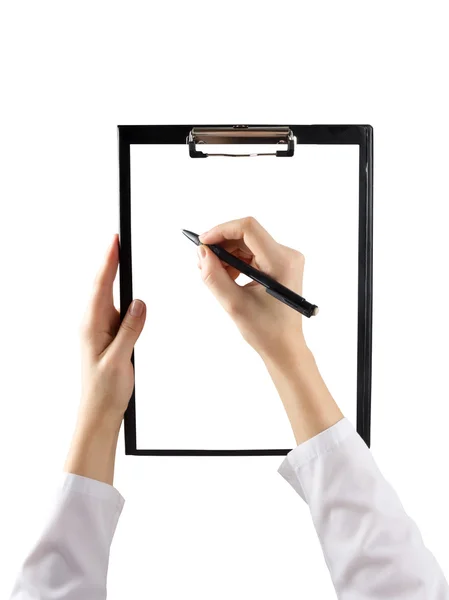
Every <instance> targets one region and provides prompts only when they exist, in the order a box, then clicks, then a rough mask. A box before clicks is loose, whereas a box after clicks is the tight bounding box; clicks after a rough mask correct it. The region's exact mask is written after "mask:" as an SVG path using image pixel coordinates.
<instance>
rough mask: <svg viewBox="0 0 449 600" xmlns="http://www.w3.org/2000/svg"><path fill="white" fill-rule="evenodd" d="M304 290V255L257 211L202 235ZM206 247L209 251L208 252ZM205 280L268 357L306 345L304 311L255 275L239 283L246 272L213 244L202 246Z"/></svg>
mask: <svg viewBox="0 0 449 600" xmlns="http://www.w3.org/2000/svg"><path fill="white" fill-rule="evenodd" d="M200 241H201V242H203V243H204V244H219V245H220V246H222V247H223V248H225V249H226V250H227V251H228V252H230V253H231V254H233V255H234V256H236V257H238V258H240V259H241V260H243V261H244V262H246V263H248V264H250V265H251V266H253V267H255V268H256V269H259V270H261V271H263V272H264V273H266V274H267V275H270V276H271V277H273V279H276V281H278V282H279V283H281V284H283V285H285V286H286V287H288V288H290V289H291V290H293V291H295V292H297V293H298V294H300V295H302V281H303V273H304V256H303V255H302V254H301V252H298V251H297V250H293V249H292V248H288V247H287V246H283V245H282V244H279V243H277V242H276V241H275V240H274V239H273V238H272V237H271V235H270V234H269V233H268V232H267V231H266V230H265V229H264V228H263V227H262V226H261V225H260V224H259V223H258V222H257V221H256V220H255V219H254V218H252V217H247V218H246V219H238V220H236V221H229V222H228V223H223V224H221V225H217V226H216V227H213V228H212V229H210V230H209V231H208V232H206V233H204V234H202V235H201V236H200ZM202 253H204V256H202ZM198 254H199V264H198V266H199V267H200V268H201V275H202V279H203V281H204V282H205V283H206V285H207V286H208V287H209V289H210V290H211V292H212V293H213V294H214V295H215V296H216V297H217V299H218V300H219V302H220V303H221V304H222V306H223V308H224V309H225V310H226V311H227V312H228V313H229V315H230V316H231V317H232V319H233V320H234V322H235V323H236V325H237V327H238V328H239V330H240V332H241V334H242V336H243V338H244V339H245V340H246V341H247V342H248V343H249V344H250V345H251V346H252V347H253V348H254V349H255V350H256V351H257V352H258V353H259V354H260V355H261V356H262V357H263V358H270V359H274V358H276V359H277V360H284V361H285V360H286V359H287V357H288V356H290V355H296V354H297V352H298V350H299V349H302V348H304V347H305V345H306V344H305V340H304V335H303V330H302V316H301V314H300V313H299V312H297V311H295V310H293V309H292V308H290V307H289V306H286V305H285V304H283V303H282V302H280V301H279V300H277V299H275V298H273V297H272V296H270V295H269V294H267V293H266V291H265V288H264V287H263V286H262V285H260V284H259V283H257V282H255V281H252V282H251V283H248V284H246V285H244V286H239V285H238V284H237V283H235V279H236V278H237V277H238V275H239V274H240V272H239V271H238V270H237V269H235V268H233V267H230V266H229V265H227V264H226V263H224V262H222V261H221V260H220V259H219V258H218V257H217V256H216V255H215V254H214V253H213V252H212V251H211V250H210V248H207V246H199V247H198Z"/></svg>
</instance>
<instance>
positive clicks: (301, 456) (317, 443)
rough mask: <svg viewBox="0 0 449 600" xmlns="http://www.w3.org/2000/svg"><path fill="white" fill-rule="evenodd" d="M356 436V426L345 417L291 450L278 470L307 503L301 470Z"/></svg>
mask: <svg viewBox="0 0 449 600" xmlns="http://www.w3.org/2000/svg"><path fill="white" fill-rule="evenodd" d="M354 434H356V431H355V429H354V426H353V425H352V423H351V422H350V421H349V420H348V419H347V418H346V417H343V418H342V419H340V421H338V422H337V423H335V425H332V427H329V428H328V429H325V430H324V431H322V432H321V433H319V434H318V435H316V436H315V437H313V438H310V440H307V441H305V442H303V443H302V444H299V445H298V446H296V448H293V450H290V452H289V453H288V454H287V456H286V457H285V458H284V460H283V461H282V463H281V465H280V467H279V468H278V473H279V474H280V475H282V477H283V478H284V479H285V480H286V481H288V483H289V484H290V485H291V486H292V487H293V488H294V489H295V490H296V492H297V493H298V494H299V495H300V496H301V498H302V499H303V500H304V501H306V498H305V494H304V490H303V488H302V485H301V481H300V478H299V477H298V471H299V469H301V467H303V466H304V465H306V464H308V463H310V462H311V461H312V460H315V459H316V458H318V457H320V456H322V455H323V454H326V453H327V452H330V451H332V450H333V449H334V448H335V447H336V446H338V445H339V444H340V443H341V442H343V440H345V439H346V438H347V437H348V436H350V435H354Z"/></svg>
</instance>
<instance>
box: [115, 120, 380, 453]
mask: <svg viewBox="0 0 449 600" xmlns="http://www.w3.org/2000/svg"><path fill="white" fill-rule="evenodd" d="M248 144H250V145H251V146H253V147H256V150H255V151H252V152H251V153H245V152H241V149H242V148H243V146H242V145H248ZM216 145H219V146H220V147H221V148H225V150H224V151H223V150H221V151H220V152H212V151H211V150H212V148H213V147H215V146H216ZM273 145H274V146H275V147H274V150H273V149H272V150H271V151H270V152H268V151H267V150H266V148H268V146H270V147H271V146H273ZM142 146H145V147H147V146H148V147H150V148H153V149H154V148H155V147H159V148H162V147H166V146H169V148H166V150H170V148H176V149H177V152H178V150H180V149H181V148H182V151H183V152H185V153H186V156H188V158H189V160H190V161H191V162H190V163H189V164H191V165H192V167H193V165H194V164H196V163H197V162H198V161H197V159H199V158H201V159H204V158H207V159H208V160H211V161H214V160H238V161H241V160H242V159H243V160H262V161H263V160H267V159H266V158H263V157H266V156H271V158H270V159H269V160H274V161H279V160H281V161H289V160H292V158H293V157H294V156H295V153H297V152H298V150H299V149H303V147H317V146H326V147H327V146H341V147H347V146H352V147H356V148H358V169H357V170H358V184H357V188H358V216H357V221H358V232H357V236H358V243H357V246H358V248H357V255H358V256H357V298H356V303H357V328H356V338H357V339H356V346H357V356H356V379H357V381H356V428H357V432H358V433H359V434H360V436H361V437H362V439H363V440H364V441H365V443H366V444H367V446H368V447H369V446H370V428H371V380H372V313H373V128H372V127H371V126H370V125H121V126H118V152H119V214H120V312H121V319H123V318H124V316H125V314H126V311H127V309H128V306H129V304H130V303H131V301H132V300H133V275H135V274H134V273H133V247H132V210H133V198H134V196H133V192H134V188H132V185H131V180H132V171H133V165H132V161H131V154H132V148H138V147H142ZM213 157H222V158H213ZM224 157H226V158H224ZM227 157H232V158H227ZM253 157H255V159H253ZM259 157H262V158H259ZM267 164H268V163H267ZM284 164H285V165H286V164H288V163H287V162H285V163H284ZM186 165H187V163H186ZM186 168H188V167H187V166H186ZM267 169H268V166H267ZM241 216H245V215H237V216H236V217H235V218H238V217H241ZM214 224H216V223H211V224H210V226H212V225H214ZM183 226H185V227H186V228H192V229H194V228H195V227H196V226H195V224H194V223H185V224H183ZM267 229H269V227H267ZM199 233H201V231H199ZM179 236H181V233H180V232H179ZM279 241H282V240H279ZM296 247H297V248H298V249H301V246H300V240H299V241H298V243H297V244H296ZM189 250H190V248H189V247H186V248H185V252H186V253H187V252H188V251H189ZM205 293H206V292H205ZM305 295H306V296H307V294H305ZM143 299H144V300H145V301H147V300H148V299H147V298H143ZM311 300H312V301H315V302H316V304H318V305H320V300H319V299H313V298H311ZM147 305H148V301H147ZM320 308H321V306H320ZM219 309H220V310H221V307H218V306H217V311H218V310H219ZM150 311H151V308H150ZM316 318H319V317H316ZM303 320H304V319H303ZM150 327H151V325H149V323H148V322H147V324H146V328H145V329H150ZM229 327H231V325H229ZM180 333H182V332H180ZM139 341H140V340H139ZM138 344H139V342H138ZM242 344H243V341H242ZM138 349H139V348H138V345H137V349H136V350H135V352H134V353H133V356H132V363H133V365H134V369H135V374H136V385H135V388H134V390H133V393H132V396H131V399H130V401H129V405H128V408H127V410H126V412H125V416H124V437H125V453H126V454H127V455H135V456H251V455H254V456H263V455H285V454H287V453H288V452H290V450H291V449H292V447H294V445H292V447H290V448H287V447H284V448H278V447H275V448H257V447H252V448H241V447H239V448H228V449H226V448H198V447H196V448H185V447H184V448H182V447H180V448H177V447H170V448H161V447H159V448H157V447H156V448H145V447H141V444H138V443H137V419H138V416H139V412H138V410H136V398H137V396H136V394H138V393H139V386H138V378H137V375H138V373H140V371H139V369H143V368H144V367H143V365H141V364H137V365H136V356H135V355H136V353H137V352H138ZM136 367H137V369H136ZM354 368H355V367H354ZM325 379H326V378H325ZM337 402H338V399H337ZM279 410H282V409H281V407H280V409H279Z"/></svg>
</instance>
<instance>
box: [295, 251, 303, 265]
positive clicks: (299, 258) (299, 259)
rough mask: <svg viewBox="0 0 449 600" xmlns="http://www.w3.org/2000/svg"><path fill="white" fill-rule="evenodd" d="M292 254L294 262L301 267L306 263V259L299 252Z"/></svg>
mask: <svg viewBox="0 0 449 600" xmlns="http://www.w3.org/2000/svg"><path fill="white" fill-rule="evenodd" d="M293 252H294V255H293V256H294V258H295V261H296V262H297V263H298V264H300V265H303V264H304V263H305V261H306V257H305V256H304V254H303V253H302V252H300V251H299V250H294V251H293Z"/></svg>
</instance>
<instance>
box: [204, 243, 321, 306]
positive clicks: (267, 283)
mask: <svg viewBox="0 0 449 600" xmlns="http://www.w3.org/2000/svg"><path fill="white" fill-rule="evenodd" d="M209 248H210V249H211V250H212V252H213V253H214V254H216V256H217V257H218V258H219V259H220V260H223V261H224V262H225V263H227V264H228V265H230V266H231V267H234V268H235V269H237V270H238V271H240V272H241V273H243V274H244V275H246V276H247V277H250V278H251V279H253V280H254V281H257V283H260V284H261V285H263V286H264V287H265V288H266V291H267V293H268V294H270V296H273V297H274V298H277V299H278V300H280V301H281V302H283V303H284V304H287V306H290V307H291V308H293V309H295V310H297V311H298V312H300V313H301V314H303V315H304V316H306V317H311V316H313V315H315V314H317V312H318V307H317V306H316V305H315V304H311V303H310V302H308V301H307V300H306V299H305V298H303V297H302V296H300V295H299V294H296V292H293V291H292V290H290V289H288V288H287V287H285V286H284V285H282V284H281V283H279V282H277V281H276V280H275V279H273V278H272V277H270V276H269V275H267V274H266V273H263V272H262V271H258V270H257V269H255V268H254V267H252V266H251V265H248V264H247V263H245V262H243V260H240V259H239V258H237V257H236V256H234V255H233V254H231V253H230V252H228V251H227V250H225V249H224V248H221V247H220V246H216V245H214V244H210V245H209Z"/></svg>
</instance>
